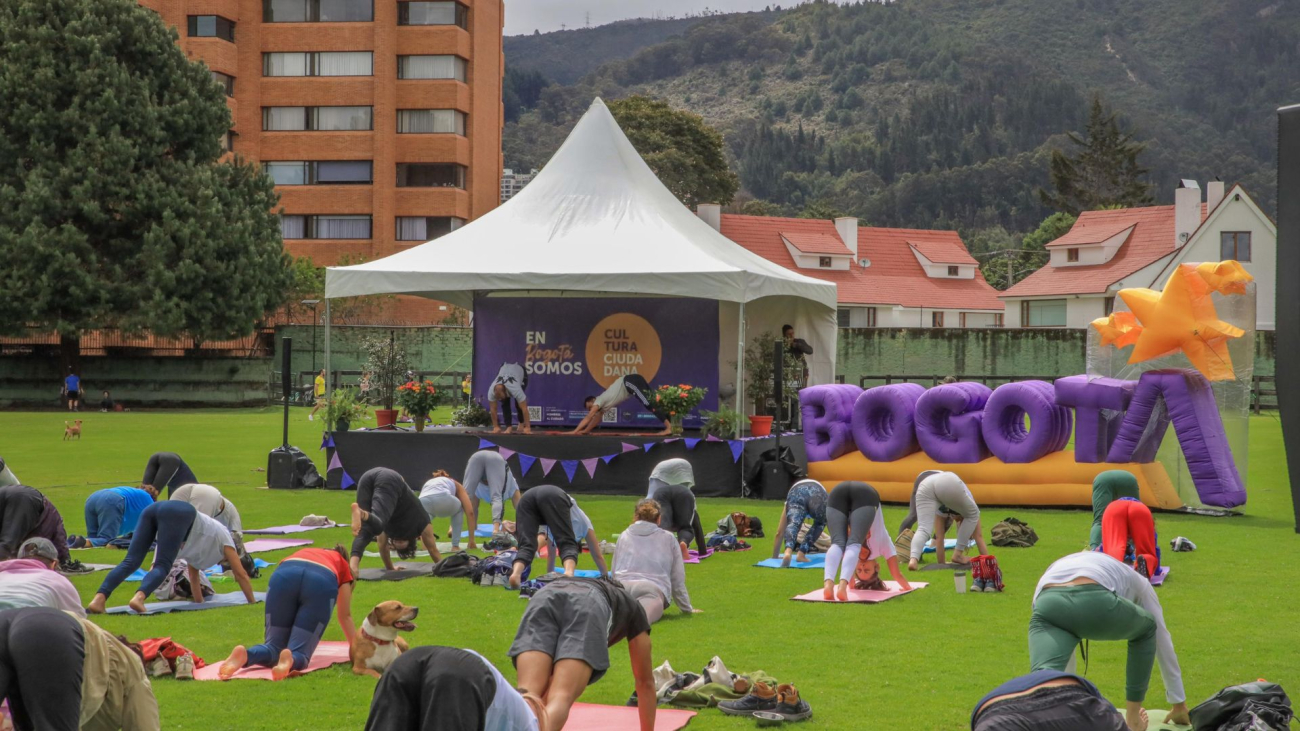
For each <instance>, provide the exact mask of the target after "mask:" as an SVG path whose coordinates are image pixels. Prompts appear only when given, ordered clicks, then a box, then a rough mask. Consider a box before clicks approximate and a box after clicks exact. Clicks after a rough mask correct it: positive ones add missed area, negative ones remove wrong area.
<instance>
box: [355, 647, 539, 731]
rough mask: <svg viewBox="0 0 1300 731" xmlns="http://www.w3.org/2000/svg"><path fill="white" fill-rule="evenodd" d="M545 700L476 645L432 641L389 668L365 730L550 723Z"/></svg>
mask: <svg viewBox="0 0 1300 731" xmlns="http://www.w3.org/2000/svg"><path fill="white" fill-rule="evenodd" d="M550 728H551V726H550V724H549V722H548V720H547V716H546V705H545V703H544V702H543V701H542V699H541V698H539V697H537V696H535V695H533V694H532V693H526V692H523V693H521V692H520V691H518V690H515V687H514V686H513V685H511V684H510V682H509V681H507V680H506V679H505V676H503V675H502V674H501V673H500V671H498V670H497V669H496V668H495V667H493V665H492V663H489V662H488V661H487V658H485V657H483V656H482V655H480V654H478V653H477V652H474V651H473V650H461V649H457V648H454V647H438V646H434V645H429V646H425V647H413V648H411V649H410V650H407V651H406V652H404V653H402V655H401V656H400V657H398V658H397V659H396V660H394V661H393V664H392V665H389V666H388V669H387V670H385V671H384V675H383V677H381V678H380V679H379V683H378V684H377V685H376V686H375V694H374V698H373V699H372V700H371V702H370V717H369V718H368V719H366V731H392V730H393V729H411V730H412V731H416V730H418V731H441V730H442V729H449V730H450V729H456V730H459V729H491V731H538V730H539V729H550Z"/></svg>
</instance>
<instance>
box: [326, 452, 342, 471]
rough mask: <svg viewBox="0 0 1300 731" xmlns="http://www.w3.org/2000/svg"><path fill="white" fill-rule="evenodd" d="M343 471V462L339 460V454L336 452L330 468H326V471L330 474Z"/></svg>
mask: <svg viewBox="0 0 1300 731" xmlns="http://www.w3.org/2000/svg"><path fill="white" fill-rule="evenodd" d="M341 469H343V462H342V461H341V460H340V459H339V453H338V452H335V453H334V456H333V457H332V458H331V459H330V466H329V467H326V468H325V471H326V472H329V471H330V470H341Z"/></svg>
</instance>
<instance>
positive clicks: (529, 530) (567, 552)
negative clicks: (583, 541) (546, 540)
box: [510, 485, 599, 589]
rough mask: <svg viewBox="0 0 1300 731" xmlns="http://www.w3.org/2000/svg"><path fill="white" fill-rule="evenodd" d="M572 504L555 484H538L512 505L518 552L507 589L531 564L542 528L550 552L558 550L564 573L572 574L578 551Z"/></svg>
mask: <svg viewBox="0 0 1300 731" xmlns="http://www.w3.org/2000/svg"><path fill="white" fill-rule="evenodd" d="M573 507H574V502H573V498H571V497H569V494H568V493H566V492H565V491H563V490H561V489H560V488H558V487H556V486H555V485H538V486H536V487H533V488H530V489H529V490H528V491H527V492H525V493H524V496H523V498H522V499H520V500H519V505H517V506H516V507H515V515H516V517H517V518H518V520H517V521H516V524H517V526H518V527H517V529H516V534H517V535H518V538H519V551H518V553H516V554H515V563H514V567H513V570H512V571H511V572H510V588H511V589H518V588H519V584H520V582H521V581H522V578H523V573H524V569H525V568H526V567H528V566H529V565H530V564H532V562H533V558H534V557H535V556H536V555H537V536H538V534H539V533H541V532H542V531H543V529H549V535H550V536H551V547H550V551H549V553H550V555H551V556H554V555H555V553H556V552H557V551H558V552H559V554H560V559H561V561H563V566H564V573H565V574H566V575H567V576H573V572H574V571H575V570H576V569H577V567H578V553H579V550H580V549H579V548H578V538H577V536H576V535H575V534H574V532H573V520H572V510H573ZM593 550H599V547H598V546H597V547H594V548H593ZM593 555H594V554H593Z"/></svg>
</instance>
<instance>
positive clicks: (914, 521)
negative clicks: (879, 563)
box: [900, 470, 989, 571]
mask: <svg viewBox="0 0 1300 731" xmlns="http://www.w3.org/2000/svg"><path fill="white" fill-rule="evenodd" d="M948 516H952V518H953V520H956V521H957V524H958V527H957V548H956V549H954V550H953V552H952V562H953V563H956V564H969V563H970V562H971V560H970V559H969V558H967V557H966V547H967V546H969V545H970V541H971V538H972V537H974V539H975V545H976V547H977V548H978V549H979V554H980V555H981V556H987V555H988V552H989V549H988V546H986V545H985V544H984V532H983V531H982V530H980V508H979V506H978V505H976V504H975V498H974V496H972V495H971V494H970V490H969V489H967V487H966V483H964V482H962V481H961V478H960V477H958V476H957V475H955V474H953V473H952V472H940V471H938V470H926V471H925V472H922V473H921V474H920V475H918V476H917V478H916V484H915V485H914V486H913V487H912V503H911V506H910V507H909V508H908V511H907V517H906V518H904V519H903V525H902V528H900V531H901V530H904V529H907V528H910V527H912V526H913V525H915V526H916V535H914V536H912V548H911V559H910V560H909V561H908V562H907V567H908V569H909V570H911V571H916V569H917V567H918V566H919V565H920V563H921V554H922V553H923V552H924V551H925V544H926V542H927V541H929V540H930V537H931V536H933V537H934V541H935V549H934V550H935V557H936V558H937V559H938V560H939V563H944V551H945V549H944V545H943V542H944V534H945V533H946V532H947V530H946V529H947V525H948Z"/></svg>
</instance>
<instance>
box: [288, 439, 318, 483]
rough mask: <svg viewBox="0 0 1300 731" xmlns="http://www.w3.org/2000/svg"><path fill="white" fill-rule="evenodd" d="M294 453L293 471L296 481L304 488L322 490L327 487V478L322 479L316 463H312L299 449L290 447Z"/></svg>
mask: <svg viewBox="0 0 1300 731" xmlns="http://www.w3.org/2000/svg"><path fill="white" fill-rule="evenodd" d="M289 449H290V450H292V451H293V453H294V455H293V470H294V475H295V476H296V480H297V482H298V484H299V485H301V486H302V487H310V488H313V489H315V488H321V487H325V478H324V477H321V474H320V472H319V471H318V470H317V469H316V463H315V462H313V461H312V459H311V457H308V456H307V455H306V454H304V453H303V451H302V450H301V449H298V448H297V447H290V448H289Z"/></svg>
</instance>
